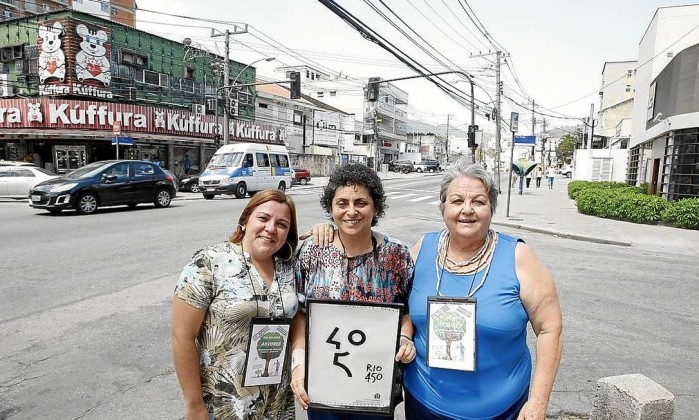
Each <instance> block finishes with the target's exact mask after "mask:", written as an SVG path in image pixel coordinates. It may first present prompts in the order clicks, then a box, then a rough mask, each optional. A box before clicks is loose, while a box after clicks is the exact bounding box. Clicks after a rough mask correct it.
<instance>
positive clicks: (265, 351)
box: [257, 332, 284, 377]
mask: <svg viewBox="0 0 699 420" xmlns="http://www.w3.org/2000/svg"><path fill="white" fill-rule="evenodd" d="M283 346H284V338H283V337H282V336H281V334H279V333H278V332H268V333H266V334H264V335H263V336H262V337H261V338H260V341H258V342H257V354H258V356H259V357H260V359H264V361H265V371H264V373H263V374H262V376H263V377H267V376H269V362H270V361H271V360H272V359H275V358H277V357H279V355H280V354H281V353H282V350H283V348H284V347H283Z"/></svg>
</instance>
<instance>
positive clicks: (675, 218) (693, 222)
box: [662, 198, 699, 230]
mask: <svg viewBox="0 0 699 420" xmlns="http://www.w3.org/2000/svg"><path fill="white" fill-rule="evenodd" d="M662 219H663V221H665V222H668V223H672V225H674V226H677V227H679V228H684V229H696V230H699V198H685V199H684V200H677V201H673V202H672V203H670V205H669V206H668V207H667V208H666V209H665V211H664V212H663V214H662Z"/></svg>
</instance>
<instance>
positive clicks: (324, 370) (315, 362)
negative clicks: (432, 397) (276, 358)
mask: <svg viewBox="0 0 699 420" xmlns="http://www.w3.org/2000/svg"><path fill="white" fill-rule="evenodd" d="M402 315H403V305H402V304H394V303H372V302H346V301H338V300H317V299H308V301H307V304H306V368H305V369H306V390H307V392H308V395H309V397H310V399H311V403H310V405H309V406H310V407H311V408H316V409H323V410H329V411H344V412H353V413H365V414H382V415H390V416H392V415H393V410H394V408H395V404H396V402H395V395H394V392H393V391H394V388H395V387H396V386H397V384H396V381H397V379H398V378H397V374H398V369H397V363H399V362H396V361H395V356H396V352H397V350H398V344H399V338H400V337H399V334H400V323H401V317H402Z"/></svg>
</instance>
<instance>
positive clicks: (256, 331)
mask: <svg viewBox="0 0 699 420" xmlns="http://www.w3.org/2000/svg"><path fill="white" fill-rule="evenodd" d="M290 330H291V319H289V318H277V319H270V318H258V317H255V318H253V319H252V321H251V322H250V336H249V341H248V349H247V350H248V351H247V357H246V358H245V367H244V369H243V386H259V385H276V384H279V383H280V382H281V380H282V373H283V371H284V361H285V360H286V353H287V349H288V347H289V346H288V343H289V333H290Z"/></svg>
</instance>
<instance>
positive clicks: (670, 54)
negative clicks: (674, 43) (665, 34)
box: [667, 51, 675, 58]
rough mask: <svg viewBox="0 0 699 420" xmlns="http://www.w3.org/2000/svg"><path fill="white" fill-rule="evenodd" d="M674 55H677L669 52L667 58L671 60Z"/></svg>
mask: <svg viewBox="0 0 699 420" xmlns="http://www.w3.org/2000/svg"><path fill="white" fill-rule="evenodd" d="M673 55H675V54H674V53H673V52H672V51H668V52H667V58H671V57H672V56H673Z"/></svg>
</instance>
